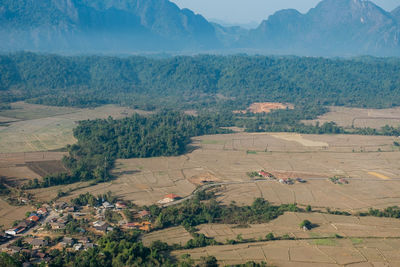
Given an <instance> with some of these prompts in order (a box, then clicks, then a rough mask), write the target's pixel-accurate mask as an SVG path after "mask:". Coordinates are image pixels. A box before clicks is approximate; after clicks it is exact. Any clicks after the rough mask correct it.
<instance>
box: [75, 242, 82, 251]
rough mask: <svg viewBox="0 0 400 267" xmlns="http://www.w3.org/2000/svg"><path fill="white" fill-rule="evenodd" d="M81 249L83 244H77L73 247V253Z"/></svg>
mask: <svg viewBox="0 0 400 267" xmlns="http://www.w3.org/2000/svg"><path fill="white" fill-rule="evenodd" d="M82 248H83V244H82V243H77V244H75V245H74V250H75V251H79V250H81V249H82Z"/></svg>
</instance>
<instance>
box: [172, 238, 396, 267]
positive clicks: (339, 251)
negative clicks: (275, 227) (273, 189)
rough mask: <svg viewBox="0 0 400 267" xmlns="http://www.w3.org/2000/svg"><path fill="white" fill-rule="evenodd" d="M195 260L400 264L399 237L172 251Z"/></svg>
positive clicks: (288, 265) (290, 265)
mask: <svg viewBox="0 0 400 267" xmlns="http://www.w3.org/2000/svg"><path fill="white" fill-rule="evenodd" d="M184 254H190V255H191V256H192V258H193V259H195V260H198V259H200V257H201V256H208V255H214V256H215V257H216V258H217V259H218V260H219V261H220V263H221V264H222V265H225V264H227V265H228V264H239V263H244V262H247V261H257V262H261V261H266V262H268V263H269V264H272V265H275V266H280V267H299V266H300V267H302V266H315V267H317V266H318V267H321V266H322V267H325V266H326V267H336V266H360V267H361V266H362V267H364V266H365V267H367V266H400V256H399V255H400V240H399V239H379V238H377V239H375V238H372V239H369V238H365V239H353V240H351V239H328V240H298V241H289V240H287V241H273V242H258V243H251V244H239V245H225V246H211V247H205V248H198V249H191V250H181V251H175V252H174V255H175V256H176V257H180V256H181V255H184Z"/></svg>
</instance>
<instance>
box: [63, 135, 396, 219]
mask: <svg viewBox="0 0 400 267" xmlns="http://www.w3.org/2000/svg"><path fill="white" fill-rule="evenodd" d="M394 140H397V138H394V137H382V136H375V137H374V136H353V135H298V134H292V137H291V136H290V135H289V134H276V133H273V134H268V133H265V134H248V133H237V134H228V135H216V136H204V137H198V138H194V139H193V144H192V145H193V146H194V147H195V149H194V150H193V151H192V152H190V153H188V154H186V155H183V156H180V157H169V158H166V157H160V158H149V159H127V160H118V161H117V162H116V168H115V169H114V171H113V172H114V174H115V176H116V177H117V178H116V179H115V180H114V181H112V182H110V183H106V184H99V185H96V186H93V187H90V188H87V189H83V190H78V191H77V192H75V193H74V194H79V193H84V192H86V191H89V192H92V193H94V194H97V193H104V192H107V191H109V190H111V191H113V192H114V193H115V194H116V195H117V196H120V197H123V198H126V199H128V200H132V201H134V202H135V203H137V204H139V205H150V204H154V203H156V202H157V201H158V200H160V199H162V198H163V197H164V195H166V194H169V193H174V194H177V195H179V196H182V197H184V196H188V195H190V194H191V193H192V192H193V191H194V190H195V188H196V187H197V186H198V185H200V184H201V183H202V182H201V181H202V180H204V181H205V182H207V181H208V180H212V181H214V182H215V183H223V190H222V192H221V193H220V195H219V197H218V200H220V201H222V202H223V203H230V202H231V201H235V202H236V203H238V204H251V202H252V201H253V200H254V199H255V198H256V197H263V198H265V199H267V200H268V201H270V202H273V203H276V204H280V203H295V202H296V203H299V204H303V205H311V206H313V207H321V208H325V207H330V208H333V209H340V210H349V211H359V210H366V209H368V208H370V207H374V208H384V207H387V206H392V205H397V204H399V201H400V193H399V192H400V180H399V178H400V167H399V166H398V162H399V161H400V152H399V151H398V148H395V147H393V141H394ZM316 144H319V146H317V145H316ZM379 149H380V152H378V150H379ZM353 151H354V152H353ZM360 151H363V152H360ZM249 152H251V153H249ZM261 169H264V170H266V171H269V172H272V173H273V174H275V175H276V176H277V177H279V178H288V177H291V178H296V177H300V178H303V179H305V180H307V183H305V184H299V183H297V184H295V185H291V186H290V185H282V184H280V183H278V182H276V181H254V180H252V179H251V178H249V177H248V176H247V174H246V173H247V172H251V171H258V170H261ZM372 173H373V174H376V173H378V174H380V175H384V176H385V177H388V178H389V179H381V178H379V177H376V175H373V174H372ZM334 175H341V176H344V177H350V178H349V179H348V180H349V181H350V183H349V184H347V185H336V184H333V183H331V182H330V181H328V178H329V177H332V176H334ZM73 196H74V195H72V196H70V197H73Z"/></svg>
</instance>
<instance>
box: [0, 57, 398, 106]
mask: <svg viewBox="0 0 400 267" xmlns="http://www.w3.org/2000/svg"><path fill="white" fill-rule="evenodd" d="M399 88H400V59H395V58H387V59H383V58H370V57H368V58H355V59H323V58H301V57H265V56H245V55H236V56H225V57H224V56H209V55H208V56H206V55H204V56H195V57H171V58H165V59H154V58H146V57H139V56H133V57H126V58H120V57H110V56H74V57H64V56H58V55H43V54H33V53H17V54H9V55H2V56H0V97H1V98H0V102H1V103H7V102H10V101H15V100H28V101H29V102H33V103H41V104H48V105H61V106H96V105H101V104H105V103H116V104H122V105H128V106H132V107H137V108H143V109H154V108H159V107H165V106H173V107H175V108H176V107H178V108H191V109H192V108H198V109H201V108H203V107H207V108H210V107H216V106H221V105H222V104H223V105H224V107H225V108H226V107H227V108H229V109H238V108H243V107H245V106H247V105H248V104H249V103H251V102H262V101H279V102H291V103H294V104H297V105H302V104H304V103H308V104H318V105H319V104H322V105H346V106H357V107H378V108H382V107H391V106H395V105H398V103H400V90H399Z"/></svg>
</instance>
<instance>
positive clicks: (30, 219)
mask: <svg viewBox="0 0 400 267" xmlns="http://www.w3.org/2000/svg"><path fill="white" fill-rule="evenodd" d="M28 220H29V221H31V222H38V221H39V220H40V218H39V217H38V216H37V215H32V216H30V217H29V218H28Z"/></svg>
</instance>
